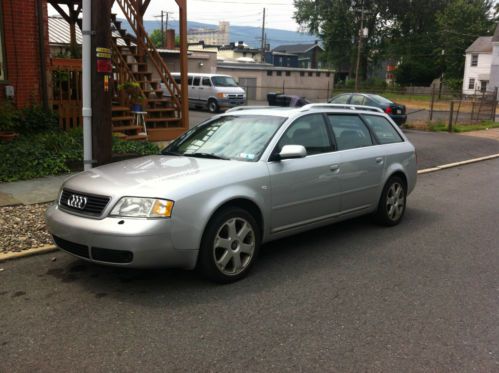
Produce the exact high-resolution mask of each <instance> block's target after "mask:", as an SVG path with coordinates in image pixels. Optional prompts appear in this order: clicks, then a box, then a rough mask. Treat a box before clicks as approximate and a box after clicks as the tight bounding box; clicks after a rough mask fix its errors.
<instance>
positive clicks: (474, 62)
mask: <svg viewBox="0 0 499 373" xmlns="http://www.w3.org/2000/svg"><path fill="white" fill-rule="evenodd" d="M471 66H478V54H472V55H471Z"/></svg>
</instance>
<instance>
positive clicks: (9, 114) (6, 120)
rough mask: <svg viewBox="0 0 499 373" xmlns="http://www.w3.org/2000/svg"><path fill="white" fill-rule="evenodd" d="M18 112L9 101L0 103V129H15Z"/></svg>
mask: <svg viewBox="0 0 499 373" xmlns="http://www.w3.org/2000/svg"><path fill="white" fill-rule="evenodd" d="M18 116H19V112H18V111H17V110H16V108H15V107H14V105H12V104H11V103H10V102H9V101H3V102H2V103H1V104H0V131H17V124H18Z"/></svg>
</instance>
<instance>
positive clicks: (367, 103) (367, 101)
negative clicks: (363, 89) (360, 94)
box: [364, 97, 379, 107]
mask: <svg viewBox="0 0 499 373" xmlns="http://www.w3.org/2000/svg"><path fill="white" fill-rule="evenodd" d="M364 105H367V106H374V107H378V105H379V104H378V103H376V101H374V100H372V99H370V98H369V97H365V100H364Z"/></svg>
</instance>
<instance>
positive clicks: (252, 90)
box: [239, 78, 256, 100]
mask: <svg viewBox="0 0 499 373" xmlns="http://www.w3.org/2000/svg"><path fill="white" fill-rule="evenodd" d="M239 85H240V86H241V87H242V88H244V90H245V91H246V95H247V96H248V100H256V78H239Z"/></svg>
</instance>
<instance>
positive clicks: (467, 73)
mask: <svg viewBox="0 0 499 373" xmlns="http://www.w3.org/2000/svg"><path fill="white" fill-rule="evenodd" d="M473 54H477V55H478V64H477V66H471V56H472V55H473ZM491 64H492V55H491V54H490V53H466V58H465V68H464V77H463V94H465V95H472V94H475V91H476V90H480V76H483V75H492V74H491V69H490V66H491ZM490 77H491V78H492V76H490ZM470 79H475V88H474V89H469V81H470Z"/></svg>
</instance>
